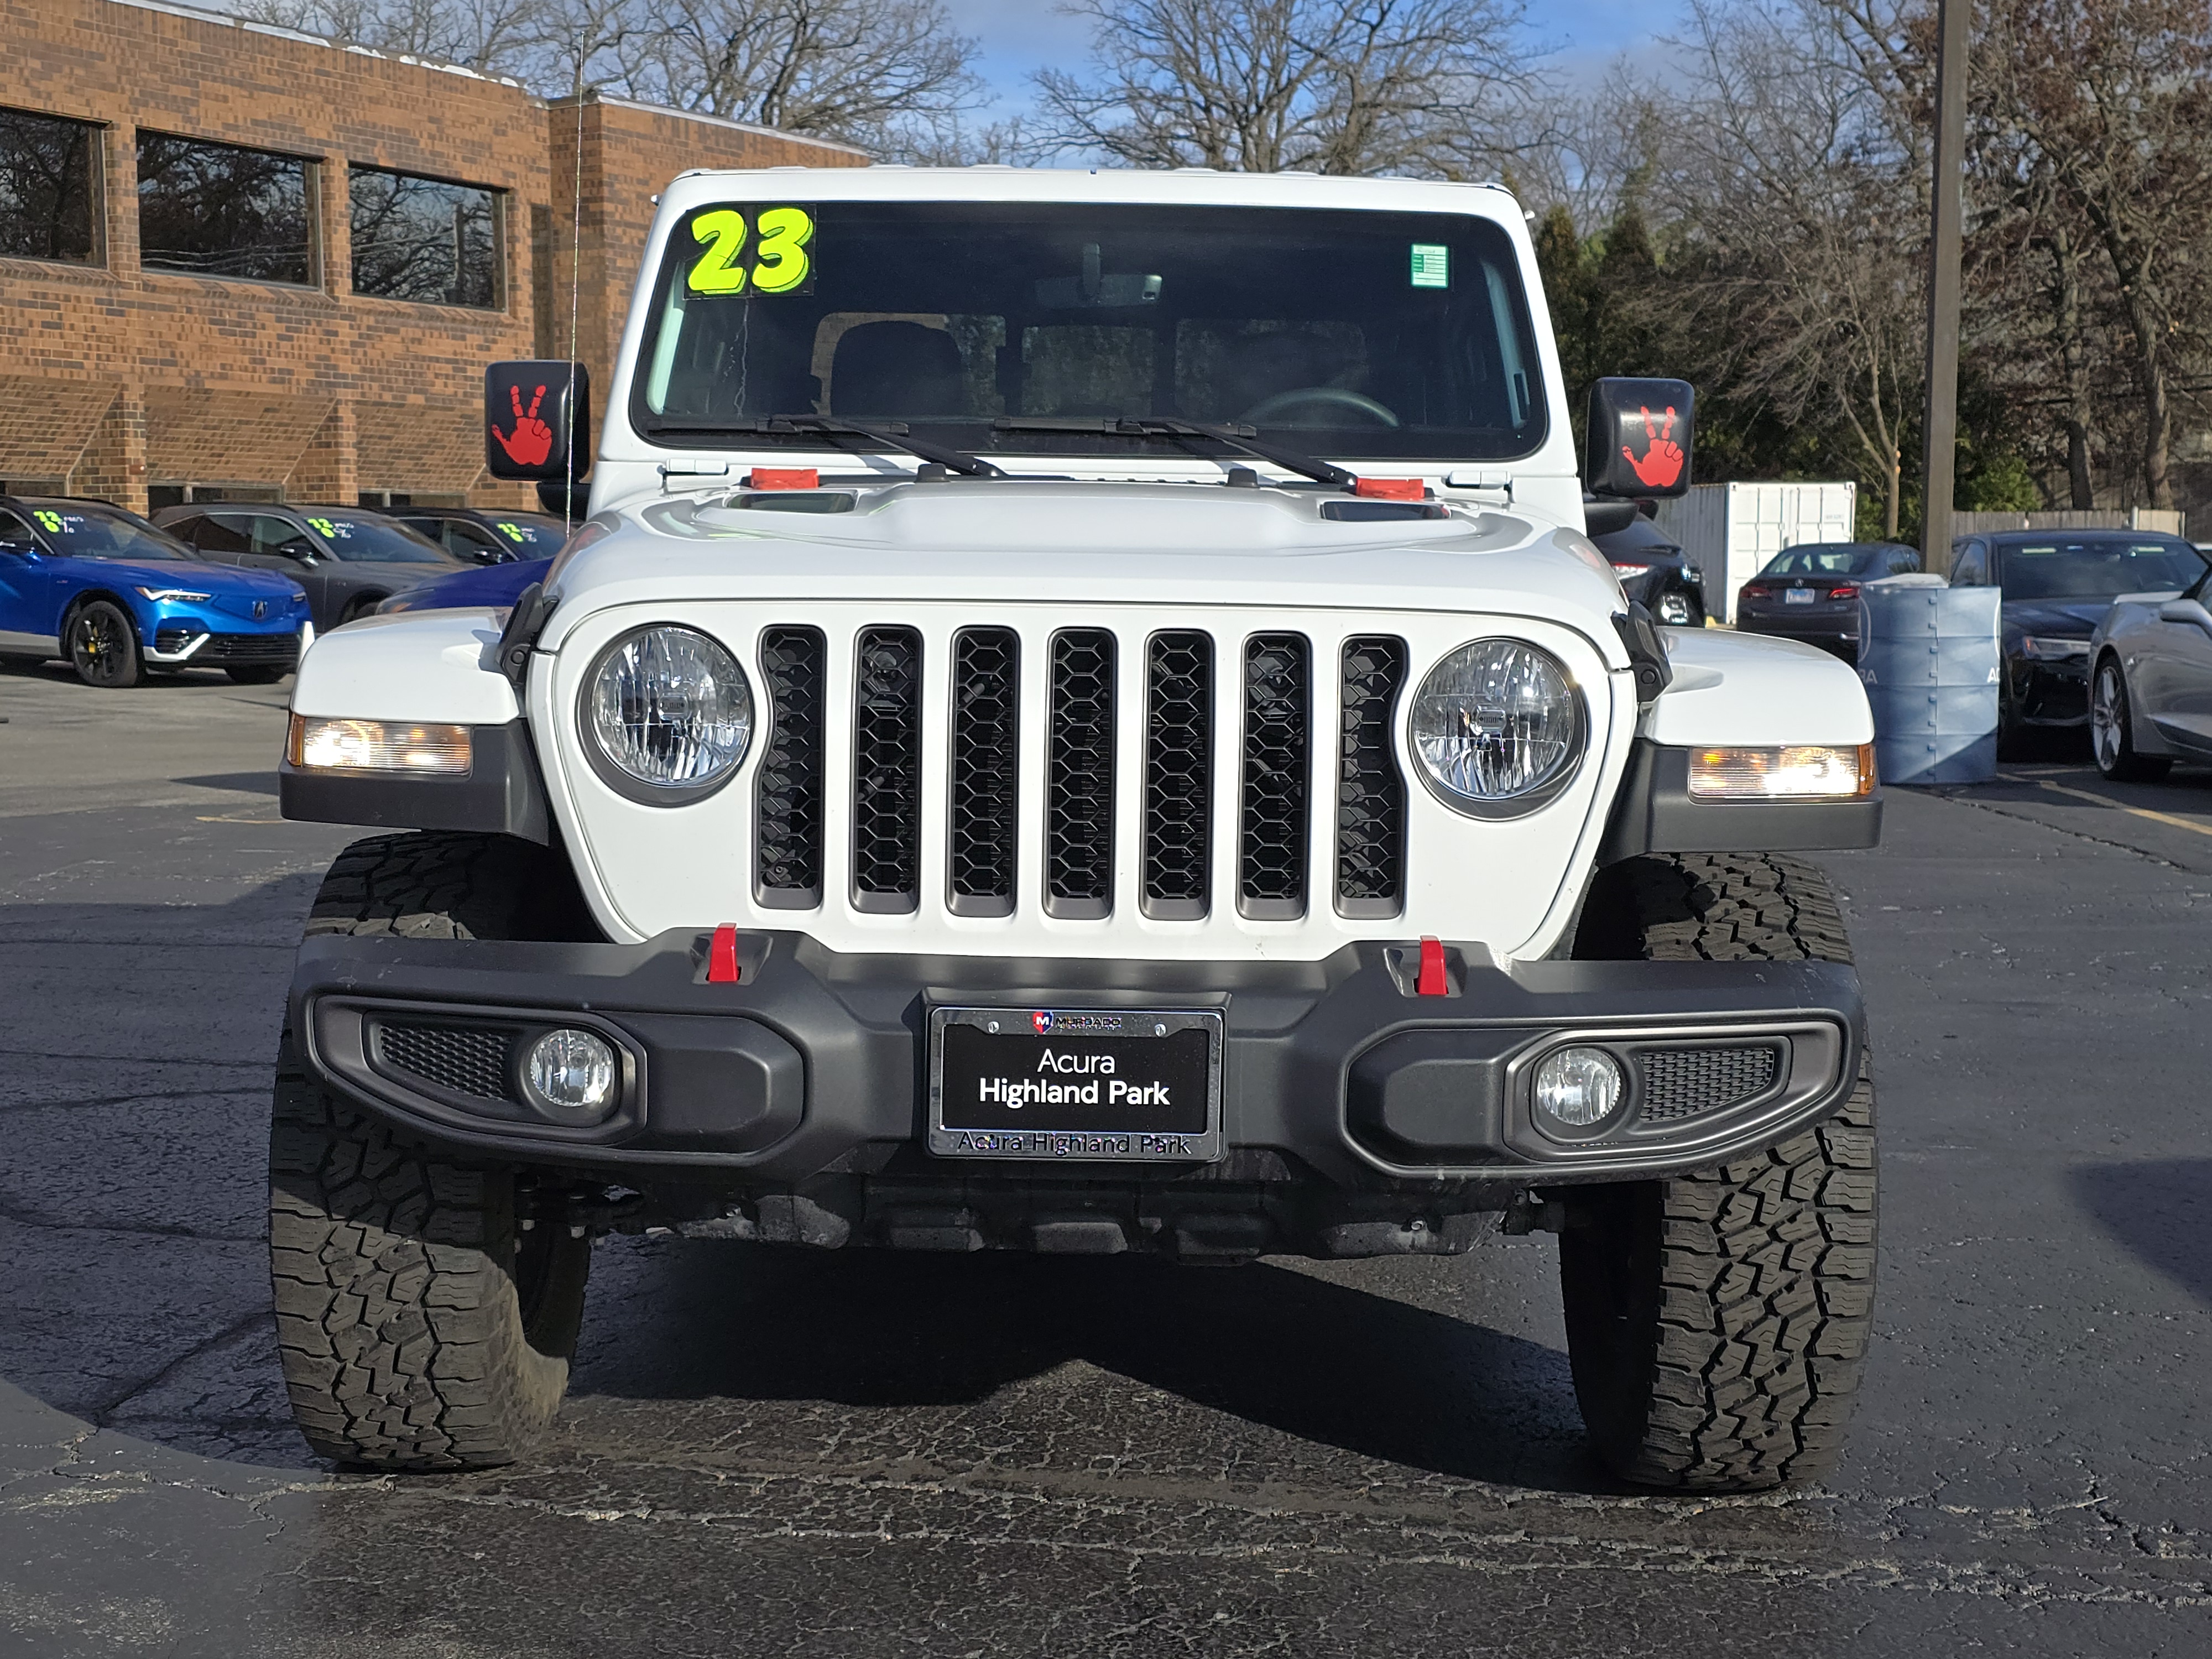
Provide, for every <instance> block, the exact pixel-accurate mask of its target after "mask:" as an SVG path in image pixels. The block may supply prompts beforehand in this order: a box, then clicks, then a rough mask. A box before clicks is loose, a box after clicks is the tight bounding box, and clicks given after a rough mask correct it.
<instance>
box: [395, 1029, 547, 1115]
mask: <svg viewBox="0 0 2212 1659" xmlns="http://www.w3.org/2000/svg"><path fill="white" fill-rule="evenodd" d="M512 1041H513V1033H512V1032H508V1031H502V1030H486V1029H485V1028H484V1027H483V1026H480V1025H417V1024H399V1023H398V1022H397V1021H393V1020H380V1021H378V1022H377V1024H376V1049H377V1057H378V1058H379V1059H380V1060H382V1061H383V1062H384V1064H385V1065H386V1066H387V1067H389V1068H390V1069H392V1071H395V1072H404V1073H408V1074H409V1075H410V1077H416V1078H420V1079H422V1081H423V1082H425V1083H428V1084H432V1085H435V1086H436V1087H438V1088H441V1089H443V1090H445V1091H447V1093H448V1094H456V1095H469V1096H472V1097H476V1098H477V1099H479V1100H505V1099H506V1098H507V1095H508V1092H509V1091H508V1089H507V1047H508V1044H509V1043H510V1042H512Z"/></svg>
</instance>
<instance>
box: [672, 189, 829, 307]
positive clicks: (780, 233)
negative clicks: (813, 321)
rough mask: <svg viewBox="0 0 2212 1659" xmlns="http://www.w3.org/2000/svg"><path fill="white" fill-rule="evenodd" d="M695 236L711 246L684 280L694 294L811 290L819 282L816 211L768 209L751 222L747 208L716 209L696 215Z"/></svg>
mask: <svg viewBox="0 0 2212 1659" xmlns="http://www.w3.org/2000/svg"><path fill="white" fill-rule="evenodd" d="M691 235H692V238H693V240H696V241H697V242H698V243H699V244H700V245H701V246H702V247H703V248H704V249H705V250H706V251H705V252H702V253H701V254H700V256H699V257H698V258H696V259H694V260H693V261H692V262H691V274H690V276H687V277H686V278H684V286H685V287H686V288H688V289H690V290H691V292H692V293H694V294H710V295H732V294H805V293H806V292H808V291H809V290H810V289H812V288H813V286H814V258H813V256H812V255H811V253H809V252H807V247H808V245H809V244H810V243H811V242H812V241H813V240H814V214H813V212H812V210H811V209H807V208H801V207H772V208H763V209H761V210H759V211H758V212H757V213H756V214H754V215H753V216H752V218H751V220H750V222H748V221H747V220H746V217H745V210H744V209H742V208H733V207H725V208H710V209H708V210H707V211H706V212H704V213H699V214H695V215H693V216H692V219H691ZM748 255H750V257H748Z"/></svg>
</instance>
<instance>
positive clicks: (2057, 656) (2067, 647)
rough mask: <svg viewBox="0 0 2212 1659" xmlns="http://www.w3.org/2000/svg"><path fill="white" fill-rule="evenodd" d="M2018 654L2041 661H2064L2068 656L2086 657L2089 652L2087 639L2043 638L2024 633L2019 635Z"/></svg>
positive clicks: (2073, 657) (2075, 657)
mask: <svg viewBox="0 0 2212 1659" xmlns="http://www.w3.org/2000/svg"><path fill="white" fill-rule="evenodd" d="M2020 654H2021V656H2023V657H2033V658H2036V659H2039V660H2040V661H2043V662H2064V661H2066V660H2068V659H2069V658H2072V659H2079V658H2083V657H2087V655H2088V654H2089V641H2087V640H2053V639H2045V638H2042V637H2040V636H2039V635H2034V634H2026V635H2021V641H2020Z"/></svg>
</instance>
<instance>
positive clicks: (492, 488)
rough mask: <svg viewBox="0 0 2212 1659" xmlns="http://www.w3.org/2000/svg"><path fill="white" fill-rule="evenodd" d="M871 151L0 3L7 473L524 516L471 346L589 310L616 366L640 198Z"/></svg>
mask: <svg viewBox="0 0 2212 1659" xmlns="http://www.w3.org/2000/svg"><path fill="white" fill-rule="evenodd" d="M866 161H867V157H866V156H865V155H862V154H860V152H859V151H857V150H854V149H848V148H846V147H844V146H842V145H838V144H832V143H823V142H821V141H818V140H813V139H806V138H798V137H791V136H790V135H787V134H784V133H779V132H774V131H768V130H766V129H763V128H759V127H752V126H746V125H742V124H740V123H737V122H732V121H724V120H720V119H718V118H714V117H711V116H699V115H691V114H687V113H684V112H681V111H677V110H670V109H661V108H656V107H653V106H648V105H643V104H635V103H630V102H627V101H624V100H617V99H612V98H600V97H598V96H596V95H591V94H587V95H586V97H585V98H584V99H582V100H574V99H560V100H551V101H550V102H549V101H548V100H543V99H539V98H537V97H534V96H532V94H530V93H528V92H527V91H526V90H524V89H523V88H521V87H520V86H518V85H516V84H514V83H513V82H507V81H501V80H494V79H490V78H488V77H485V76H479V75H475V74H472V73H471V72H469V71H467V70H459V69H455V68H453V67H451V66H448V65H442V64H434V63H426V62H422V61H419V60H414V59H407V58H393V57H390V56H386V55H384V54H380V53H378V52H369V51H367V50H365V49H363V48H361V47H358V46H346V45H341V44H337V43H333V42H331V41H327V40H318V39H314V38H312V37H309V36H306V35H301V34H295V33H290V32H289V31H286V30H283V29H272V28H267V27H261V26H258V25H252V24H243V23H240V22H237V21H234V20H233V19H230V18H227V17H222V16H219V15H215V14H212V13H208V12H203V11H198V10H195V9H191V8H189V7H185V6H179V5H172V4H167V3H160V0H0V487H4V488H7V489H16V490H24V491H54V492H59V493H68V494H73V495H100V496H105V497H107V498H109V499H111V500H113V501H118V502H120V503H122V504H124V505H125V506H128V507H136V508H138V509H140V510H142V511H143V510H146V509H147V508H148V507H149V505H150V506H152V507H159V506H163V505H166V504H167V503H170V502H173V501H183V500H189V499H199V500H209V499H215V498H218V497H225V498H231V499H258V500H294V501H356V500H360V501H369V502H376V501H384V500H386V499H388V498H389V497H392V496H404V497H407V498H410V499H412V500H415V501H441V502H459V501H472V502H478V503H484V504H490V503H499V504H501V505H509V506H520V505H524V504H526V501H527V499H528V497H527V494H526V487H524V486H517V485H513V484H501V483H496V482H495V481H494V480H492V479H490V478H489V477H486V476H485V475H484V473H483V440H482V437H481V435H480V431H481V429H480V427H479V409H480V404H481V398H482V374H483V366H484V364H485V363H487V362H492V361H494V360H495V359H498V358H502V357H531V356H565V355H566V352H567V346H568V340H569V338H570V337H571V329H572V325H573V329H574V338H575V340H576V343H577V355H578V356H580V358H582V360H583V361H584V362H586V363H587V364H588V365H590V367H591V369H592V381H593V385H594V386H595V387H596V388H604V387H605V386H607V384H608V383H609V377H610V374H611V367H612V364H611V357H612V353H613V350H614V349H615V347H616V345H617V343H619V341H620V338H621V331H622V324H623V317H624V316H625V314H626V313H627V312H628V309H629V296H630V289H631V285H632V283H634V282H635V277H636V268H637V260H638V254H639V250H640V248H641V246H642V243H643V240H644V236H645V233H646V230H647V227H648V226H649V224H650V223H651V222H652V218H653V203H652V197H653V193H654V192H655V191H659V189H660V188H661V187H662V186H663V185H665V183H666V182H667V181H668V180H669V179H671V178H673V177H674V176H675V175H676V174H677V173H680V172H683V171H684V170H685V169H686V168H689V167H774V166H780V165H791V164H803V165H810V166H859V165H865V164H866ZM579 181H580V189H579V188H578V185H579ZM579 198H580V199H579ZM572 226H575V227H578V228H580V235H578V236H574V237H572V234H571V227H572ZM572 279H573V281H572ZM601 395H602V397H603V396H604V392H601Z"/></svg>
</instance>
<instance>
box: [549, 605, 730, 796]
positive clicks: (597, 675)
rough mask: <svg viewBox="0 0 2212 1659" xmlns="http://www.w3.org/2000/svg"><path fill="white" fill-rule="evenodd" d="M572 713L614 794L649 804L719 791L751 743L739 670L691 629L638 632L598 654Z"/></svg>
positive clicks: (594, 762)
mask: <svg viewBox="0 0 2212 1659" xmlns="http://www.w3.org/2000/svg"><path fill="white" fill-rule="evenodd" d="M577 714H578V716H579V719H580V724H581V726H582V727H583V736H584V752H585V754H586V756H587V757H589V758H590V760H591V763H592V770H593V771H595V772H597V773H598V774H599V777H600V778H601V780H602V781H605V783H606V784H607V785H608V787H611V788H612V789H613V790H614V791H615V792H616V793H617V794H621V795H624V796H627V797H628V798H629V799H631V800H635V801H643V802H646V803H647V804H648V805H655V806H675V805H681V804H683V803H684V802H685V801H690V800H696V799H699V798H700V797H701V796H702V795H707V794H710V793H713V792H714V790H716V789H719V788H720V787H722V785H723V784H725V783H726V782H728V781H729V780H730V777H731V775H732V774H733V773H735V772H736V770H737V769H738V763H740V762H742V761H743V760H744V757H745V750H746V747H747V745H748V744H750V742H751V741H752V733H753V699H752V691H751V690H750V687H748V686H747V685H746V684H745V675H744V670H743V669H741V668H739V667H738V659H736V658H735V657H732V655H731V654H730V653H728V652H727V651H726V650H724V649H723V648H722V647H720V645H718V644H716V643H715V642H714V641H713V640H711V639H708V637H707V635H704V634H702V633H699V632H697V631H696V629H689V628H677V627H673V626H669V625H662V626H659V627H654V628H643V629H639V630H638V631H637V632H636V633H635V634H629V635H624V636H623V638H621V639H619V640H617V641H615V642H614V643H613V644H612V645H611V646H609V647H607V648H606V649H605V651H602V652H601V653H599V660H598V661H597V662H595V663H593V664H592V671H591V673H590V674H589V675H588V676H586V679H585V682H584V695H583V700H582V703H581V706H580V708H578V710H577Z"/></svg>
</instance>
